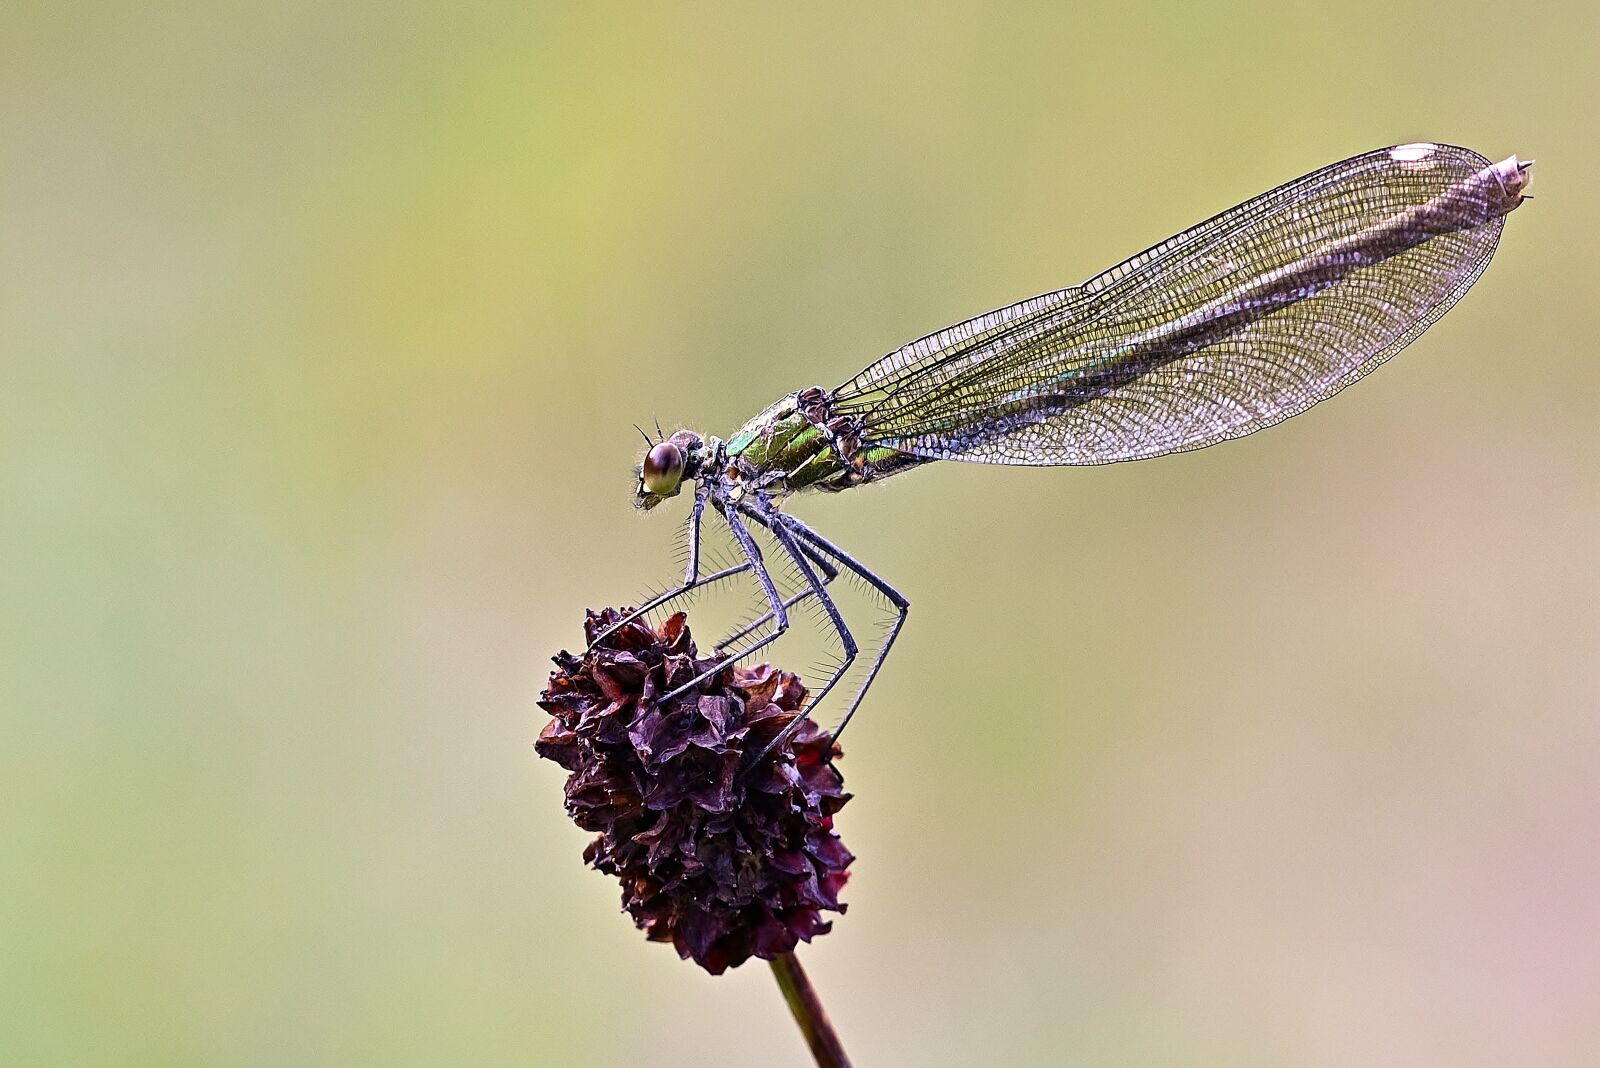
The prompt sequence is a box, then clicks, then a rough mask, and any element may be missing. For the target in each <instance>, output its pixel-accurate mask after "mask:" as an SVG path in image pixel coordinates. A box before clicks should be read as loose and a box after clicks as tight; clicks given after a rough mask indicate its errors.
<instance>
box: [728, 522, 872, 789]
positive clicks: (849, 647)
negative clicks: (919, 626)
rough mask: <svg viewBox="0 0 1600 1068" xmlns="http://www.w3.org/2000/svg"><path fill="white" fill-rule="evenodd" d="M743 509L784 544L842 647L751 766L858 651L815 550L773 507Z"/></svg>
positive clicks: (782, 738) (795, 724)
mask: <svg viewBox="0 0 1600 1068" xmlns="http://www.w3.org/2000/svg"><path fill="white" fill-rule="evenodd" d="M743 510H744V511H745V512H746V514H748V515H749V516H750V517H751V518H753V519H755V520H756V521H757V522H758V523H760V524H761V525H762V526H764V527H766V528H767V529H768V530H770V531H771V532H772V536H773V537H774V538H776V539H777V542H778V544H779V545H781V546H783V548H784V551H786V552H787V553H788V554H789V556H790V557H791V558H792V559H793V560H794V562H795V566H797V567H798V568H799V569H800V574H801V576H802V577H803V578H804V579H805V580H806V583H807V585H808V586H809V587H810V588H809V590H808V591H807V592H809V593H811V594H812V595H813V596H815V597H816V598H817V601H818V603H819V604H821V605H822V607H823V610H824V611H825V612H827V613H828V619H829V621H830V622H831V623H832V624H833V628H834V630H836V631H837V632H838V634H839V643H840V644H841V645H842V646H843V648H844V657H843V658H842V659H841V660H840V662H839V665H838V666H837V667H836V668H834V671H833V674H832V675H831V676H829V678H828V681H827V682H825V683H823V685H822V688H821V689H820V690H818V691H817V692H816V693H815V694H814V695H812V698H811V700H810V701H807V702H806V705H805V707H804V708H802V709H801V710H800V714H799V715H797V716H795V718H794V719H792V720H790V721H789V722H788V723H786V724H784V727H783V729H782V730H781V731H779V732H778V733H777V735H776V736H775V737H774V738H773V739H772V741H770V742H768V743H767V744H766V746H765V747H763V748H762V750H761V751H760V752H759V753H757V754H756V755H755V757H754V758H752V759H751V760H749V761H748V762H747V765H746V766H747V767H754V766H756V765H757V764H760V763H761V761H762V760H763V759H764V758H765V757H766V755H767V754H768V753H770V752H772V750H774V749H776V748H777V747H778V746H780V745H782V744H783V743H784V742H786V741H788V740H789V738H790V736H791V735H793V734H794V732H795V731H797V730H799V729H800V724H802V723H804V722H805V720H806V717H807V716H808V715H809V714H810V712H811V709H813V708H815V707H816V705H817V704H818V702H820V701H821V700H822V699H823V698H824V697H826V696H828V691H829V690H831V689H833V688H834V686H835V685H837V684H838V682H839V680H840V679H841V678H843V677H844V673H845V672H846V671H849V670H850V665H851V664H852V663H854V662H855V659H856V653H857V652H859V651H860V650H859V647H858V646H857V645H856V639H855V635H853V634H851V633H850V628H849V627H847V626H845V622H844V616H842V615H841V614H840V613H839V608H838V606H837V605H835V604H834V603H833V598H832V597H830V596H829V595H828V591H827V590H826V589H825V588H824V587H825V583H824V582H822V581H821V580H820V579H819V578H818V577H817V573H816V572H815V571H813V570H812V568H811V563H810V560H811V559H812V558H813V557H815V556H816V555H817V553H816V552H815V551H814V550H812V549H810V548H809V547H806V548H802V547H801V545H800V543H799V541H798V540H797V539H796V538H795V535H794V534H793V533H791V532H790V531H789V529H788V528H787V527H786V526H785V525H784V523H783V518H784V517H783V516H782V515H781V514H780V513H779V512H778V511H777V510H776V509H773V508H770V507H767V508H761V507H754V508H752V507H749V506H744V508H743ZM824 566H827V565H824ZM830 569H831V568H830ZM834 574H837V571H834ZM837 735H838V732H835V737H837Z"/></svg>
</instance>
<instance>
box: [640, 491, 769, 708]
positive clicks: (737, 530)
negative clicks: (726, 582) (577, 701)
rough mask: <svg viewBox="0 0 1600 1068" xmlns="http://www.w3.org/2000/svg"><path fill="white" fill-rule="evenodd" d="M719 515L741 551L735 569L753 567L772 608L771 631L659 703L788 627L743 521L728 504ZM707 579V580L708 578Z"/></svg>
mask: <svg viewBox="0 0 1600 1068" xmlns="http://www.w3.org/2000/svg"><path fill="white" fill-rule="evenodd" d="M721 512H722V518H723V519H725V520H727V521H728V529H729V530H731V531H733V540H734V541H736V542H738V543H739V549H740V551H741V552H743V553H744V558H745V563H744V565H743V566H742V567H740V568H739V569H738V570H741V571H743V570H749V571H753V572H754V573H755V576H756V581H757V582H759V583H761V592H763V593H765V594H766V595H767V604H768V605H769V606H771V609H772V624H773V626H772V633H770V634H766V635H763V636H762V637H761V638H759V639H757V640H756V641H754V642H751V643H750V644H749V645H748V646H746V647H745V648H744V649H741V650H739V651H738V652H736V653H732V654H730V655H728V656H724V657H719V658H718V659H717V662H716V663H714V664H712V665H711V666H710V667H709V668H707V669H706V670H704V671H702V672H701V673H700V674H698V675H696V676H695V677H694V678H692V679H690V680H689V681H688V682H685V683H684V684H683V685H681V686H679V687H677V688H676V689H674V690H673V691H672V692H671V693H668V694H665V695H663V696H662V697H661V698H659V699H658V703H659V704H663V705H664V704H666V703H667V702H668V701H670V700H672V699H673V698H674V697H677V696H679V695H680V694H683V693H685V692H687V691H688V690H691V689H693V688H694V687H696V686H698V685H700V684H701V683H702V682H704V681H706V680H707V679H709V678H710V677H711V676H713V675H715V674H716V673H717V672H719V671H721V670H722V669H723V668H725V667H727V666H728V665H730V664H732V663H734V662H735V661H738V660H743V659H744V658H745V657H747V656H749V655H750V654H751V653H754V652H755V651H756V650H758V649H761V648H763V647H764V646H767V645H770V644H772V643H773V642H775V641H777V640H778V639H779V638H780V637H782V636H783V633H784V632H785V631H786V630H788V629H789V612H788V610H787V609H785V608H784V606H783V599H782V598H781V597H779V596H778V588H777V587H776V586H774V585H773V584H772V576H771V575H769V574H767V565H766V563H765V562H764V561H763V560H762V559H761V549H760V547H759V546H758V545H756V540H755V538H753V537H751V536H750V531H749V530H748V529H747V528H746V527H745V525H744V521H743V520H741V519H740V518H739V517H738V516H737V515H735V514H734V512H733V510H732V509H731V508H725V509H721ZM708 581H709V580H708Z"/></svg>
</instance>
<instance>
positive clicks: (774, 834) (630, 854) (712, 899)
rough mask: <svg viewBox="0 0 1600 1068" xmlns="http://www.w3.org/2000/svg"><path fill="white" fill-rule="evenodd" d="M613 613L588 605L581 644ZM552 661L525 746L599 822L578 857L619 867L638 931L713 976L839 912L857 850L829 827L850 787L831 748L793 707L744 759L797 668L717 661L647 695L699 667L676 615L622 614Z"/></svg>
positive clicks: (795, 687)
mask: <svg viewBox="0 0 1600 1068" xmlns="http://www.w3.org/2000/svg"><path fill="white" fill-rule="evenodd" d="M622 617H623V616H622V613H619V612H617V611H616V610H614V609H606V610H605V611H602V612H598V613H596V612H590V613H589V615H588V619H587V621H586V623H585V626H584V629H585V636H586V637H587V638H588V639H589V642H590V643H591V645H592V644H593V642H594V637H595V635H597V634H599V633H600V632H601V631H602V630H604V629H605V628H607V627H609V626H611V625H612V624H613V623H615V622H616V621H617V620H619V619H621V618H622ZM555 662H556V670H555V671H554V672H553V673H551V676H550V684H549V686H548V688H547V689H546V690H545V691H544V694H543V695H542V698H541V700H540V701H539V705H540V707H541V708H543V709H544V710H545V711H547V712H549V713H550V714H551V715H552V716H554V717H555V718H554V719H552V720H551V721H550V723H549V724H548V725H547V726H546V727H545V728H544V730H543V732H541V733H540V735H539V741H538V743H537V744H536V745H535V749H536V750H537V751H538V753H539V755H540V756H543V757H548V758H549V759H551V760H554V761H555V762H556V763H558V764H560V765H561V766H562V767H564V768H566V769H567V770H568V771H570V772H571V773H572V774H571V775H569V776H568V777H567V788H566V798H567V814H568V815H570V816H571V817H572V819H573V821H574V822H575V823H577V825H578V826H579V827H582V828H583V829H584V830H588V831H597V832H599V837H598V838H596V839H595V840H594V841H593V842H591V843H590V844H589V847H588V848H587V849H585V850H584V854H583V856H584V859H585V860H586V861H588V862H589V863H590V864H592V865H594V866H595V867H596V868H598V869H599V870H601V871H603V872H607V873H609V874H612V875H615V876H616V877H617V878H618V879H619V880H621V882H622V905H623V908H625V909H626V910H627V911H628V912H629V913H630V914H631V915H632V916H633V919H634V922H635V923H637V924H638V925H639V927H640V928H641V929H642V930H643V931H644V932H645V934H646V936H647V937H649V938H650V939H652V940H653V941H658V942H669V941H670V942H671V943H673V945H674V946H676V947H677V950H678V954H679V956H682V957H684V958H689V957H693V958H694V961H695V963H697V964H699V965H700V966H701V967H702V968H704V969H706V971H708V972H711V973H712V974H713V975H717V974H720V973H722V972H723V971H724V970H726V969H728V968H731V967H735V966H737V965H739V964H741V963H743V962H744V961H745V960H747V959H749V958H750V957H751V956H757V957H762V958H765V959H768V960H771V959H772V958H774V957H777V956H778V955H779V954H782V953H787V952H789V951H791V950H793V949H794V947H795V945H796V943H797V942H799V941H807V942H809V941H810V940H811V939H812V938H813V937H815V936H816V935H819V934H824V933H826V932H827V931H828V930H829V928H831V927H832V923H831V922H829V921H826V920H824V919H822V913H823V912H824V911H830V912H843V911H844V910H845V906H844V905H842V904H840V903H839V890H840V888H841V887H842V886H843V885H844V882H845V879H846V878H847V877H848V873H847V872H846V871H845V869H846V868H847V867H849V865H850V862H851V861H852V860H854V859H855V858H854V857H852V856H851V855H850V852H849V850H847V849H845V847H844V844H843V843H842V842H841V841H840V840H839V836H838V835H837V834H835V833H834V830H833V814H834V813H835V812H837V811H838V810H839V809H840V808H841V807H842V806H843V805H844V803H845V802H846V801H847V800H849V795H848V794H846V793H844V792H843V790H842V788H841V786H840V783H839V778H838V776H837V775H836V774H835V773H834V772H833V770H832V768H831V767H829V763H828V762H829V759H830V756H837V755H838V750H837V749H836V748H835V747H834V746H833V744H832V739H831V738H830V737H829V736H828V735H827V734H826V733H824V732H823V731H822V730H820V729H819V728H818V727H817V726H816V725H815V724H813V723H812V722H810V721H809V720H806V721H805V722H803V723H802V724H801V725H800V727H799V728H797V729H796V730H795V732H794V733H793V735H792V736H791V737H790V738H789V739H788V740H786V741H785V742H784V744H782V745H780V746H778V747H777V748H775V749H774V750H773V751H772V752H771V753H769V754H768V755H767V756H766V757H764V758H762V760H761V763H760V764H759V765H757V766H752V767H746V766H745V764H746V761H747V759H748V758H750V757H753V756H754V755H755V754H758V753H760V752H761V750H762V749H763V748H764V747H765V746H766V745H767V743H768V742H770V741H772V739H773V738H775V737H776V736H777V734H778V732H779V731H780V730H782V729H783V727H784V726H785V725H786V724H788V723H790V722H791V721H793V720H794V718H795V716H796V715H797V714H798V713H799V710H800V709H801V708H802V707H803V706H804V704H805V700H806V689H805V687H804V686H802V685H801V684H800V680H799V679H798V678H797V677H796V676H794V675H792V674H790V673H789V672H786V671H780V670H778V669H776V668H774V667H771V666H770V665H765V664H763V665H761V666H760V667H755V668H742V667H730V668H728V669H726V670H724V671H720V672H718V673H717V674H715V675H713V676H712V677H711V678H710V679H708V680H706V681H705V682H704V683H702V684H701V685H700V686H698V687H697V688H694V689H691V690H689V691H687V692H686V693H684V694H682V695H681V696H678V697H675V698H673V699H672V700H671V701H670V702H668V703H667V704H665V705H662V704H659V703H658V700H657V698H658V696H659V695H662V694H667V693H670V692H671V691H672V690H673V688H674V687H676V686H678V685H681V684H682V683H684V682H687V681H688V680H689V679H691V678H693V677H694V676H695V675H697V674H699V673H700V672H701V671H704V670H706V669H707V668H709V667H710V666H711V664H712V661H711V660H701V659H698V658H697V657H696V654H695V647H694V642H693V641H692V640H691V639H690V637H689V628H688V626H687V625H686V623H685V619H684V615H683V613H681V612H680V613H678V614H677V615H674V616H672V617H671V618H670V619H668V620H667V621H666V622H665V623H664V624H662V626H661V628H660V629H659V630H657V629H655V628H653V627H651V626H650V625H649V624H648V623H646V622H645V621H643V620H630V621H629V622H627V623H625V624H623V626H621V627H620V628H619V629H617V630H616V631H615V632H614V633H613V634H611V635H610V636H608V637H607V638H606V639H605V640H604V641H602V642H601V643H600V644H599V645H598V646H595V647H593V648H591V649H590V650H589V651H588V652H587V653H585V654H584V655H583V656H581V657H579V656H574V655H572V654H571V653H567V652H563V653H561V654H560V655H559V656H557V657H556V658H555Z"/></svg>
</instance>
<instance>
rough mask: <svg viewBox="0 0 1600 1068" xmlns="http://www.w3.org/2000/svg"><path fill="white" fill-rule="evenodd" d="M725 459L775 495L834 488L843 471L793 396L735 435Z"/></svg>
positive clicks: (831, 449)
mask: <svg viewBox="0 0 1600 1068" xmlns="http://www.w3.org/2000/svg"><path fill="white" fill-rule="evenodd" d="M725 449H726V456H727V458H728V459H729V460H731V461H733V463H734V465H735V466H736V467H737V468H738V469H739V473H740V475H742V476H743V478H744V479H745V480H747V481H749V482H753V483H758V484H761V485H762V486H763V488H766V489H769V490H770V491H772V492H776V493H780V494H781V493H793V492H796V491H798V490H803V489H813V488H815V489H836V488H842V487H841V486H838V485H836V484H835V483H837V482H838V481H839V480H840V477H841V476H843V475H845V474H846V471H847V469H846V467H845V464H844V463H843V461H841V460H840V459H839V456H838V454H837V453H835V452H834V450H833V447H832V446H830V445H829V444H828V440H827V438H825V437H823V435H822V432H821V431H820V430H818V429H817V428H816V427H815V426H814V425H812V423H811V421H810V420H809V419H807V418H806V417H805V416H804V415H803V414H802V413H801V412H800V409H799V407H798V406H797V405H796V403H795V394H793V393H791V394H789V395H788V396H787V397H784V398H783V399H782V400H780V401H778V402H777V403H776V404H774V405H772V406H771V407H769V408H768V409H767V410H766V411H764V412H762V413H761V414H760V415H758V416H756V417H755V418H754V419H752V420H750V421H749V422H748V423H746V424H745V425H744V426H742V427H740V428H739V429H738V430H736V431H734V433H733V435H732V436H731V437H729V438H728V441H727V444H726V446H725Z"/></svg>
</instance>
